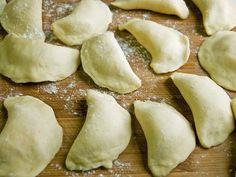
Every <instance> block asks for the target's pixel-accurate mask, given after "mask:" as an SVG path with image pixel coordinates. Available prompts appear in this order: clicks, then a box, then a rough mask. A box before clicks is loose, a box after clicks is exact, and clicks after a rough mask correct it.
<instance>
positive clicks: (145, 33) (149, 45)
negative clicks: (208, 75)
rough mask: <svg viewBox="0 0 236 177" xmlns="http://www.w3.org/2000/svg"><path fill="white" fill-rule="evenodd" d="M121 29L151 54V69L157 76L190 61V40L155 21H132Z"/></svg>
mask: <svg viewBox="0 0 236 177" xmlns="http://www.w3.org/2000/svg"><path fill="white" fill-rule="evenodd" d="M119 29H120V30H128V31H129V32H130V33H131V34H132V35H134V37H135V38H136V39H137V40H138V42H139V43H140V44H142V45H143V46H144V47H145V48H146V49H147V50H148V51H149V52H150V53H151V55H152V62H151V67H152V68H153V70H154V71H155V72H156V73H157V74H159V73H167V72H172V71H175V70H177V69H178V68H180V67H181V66H183V65H184V64H185V63H186V62H187V60H188V57H189V54H190V49H189V39H188V37H187V36H184V35H183V34H182V33H180V32H178V31H176V30H174V29H172V28H168V27H166V26H163V25H160V24H158V23H155V22H153V21H148V20H141V19H132V20H130V21H128V22H126V23H124V24H123V25H121V26H119Z"/></svg>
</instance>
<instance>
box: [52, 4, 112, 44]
mask: <svg viewBox="0 0 236 177" xmlns="http://www.w3.org/2000/svg"><path fill="white" fill-rule="evenodd" d="M88 9H89V10H88ZM111 22H112V13H111V11H110V9H109V7H108V6H107V5H106V4H105V3H103V2H102V1H100V0H81V1H80V3H79V4H78V6H77V7H76V8H75V9H74V11H73V12H72V14H70V15H69V16H67V17H65V18H62V19H60V20H57V21H55V22H54V23H53V24H52V30H53V33H54V34H55V35H56V36H57V37H58V38H59V39H60V40H61V41H62V42H64V43H65V44H67V45H78V44H82V43H83V42H84V41H86V40H88V39H89V38H91V37H94V36H97V35H99V34H102V33H104V32H105V31H106V30H107V28H108V25H109V24H110V23H111Z"/></svg>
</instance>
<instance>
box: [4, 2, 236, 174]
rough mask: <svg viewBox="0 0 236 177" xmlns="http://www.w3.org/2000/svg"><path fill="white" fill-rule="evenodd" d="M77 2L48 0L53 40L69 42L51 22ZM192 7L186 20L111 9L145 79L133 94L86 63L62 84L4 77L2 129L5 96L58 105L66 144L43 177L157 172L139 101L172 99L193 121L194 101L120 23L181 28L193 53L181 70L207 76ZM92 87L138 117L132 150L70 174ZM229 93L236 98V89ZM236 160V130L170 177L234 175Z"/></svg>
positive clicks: (47, 27) (195, 154) (46, 26)
mask: <svg viewBox="0 0 236 177" xmlns="http://www.w3.org/2000/svg"><path fill="white" fill-rule="evenodd" d="M77 2H79V0H77V1H76V0H44V5H43V10H44V11H43V25H44V30H45V33H46V34H47V41H48V42H49V43H54V44H57V45H63V44H62V43H60V42H59V41H58V40H56V39H55V38H54V37H53V35H52V33H51V31H50V25H51V23H52V22H53V21H55V20H56V19H58V18H61V17H64V16H66V15H67V14H69V13H70V12H71V10H72V9H73V7H74V5H75V4H76V3H77ZM104 2H106V3H107V4H110V2H111V0H104ZM187 5H188V7H189V9H190V16H189V18H188V19H187V20H180V19H179V18H178V17H175V16H168V15H161V14H158V13H154V12H149V11H142V10H134V11H123V10H120V9H117V8H113V7H111V10H112V12H113V23H112V24H111V25H110V28H109V30H110V31H113V32H115V34H116V38H117V40H118V41H119V43H120V45H121V47H122V49H123V50H124V52H125V54H126V56H127V59H128V61H129V63H130V65H131V67H132V68H133V70H134V71H135V73H137V75H138V76H139V77H140V78H141V79H142V87H141V88H140V89H138V90H137V91H135V92H133V93H131V94H126V95H119V94H116V93H112V92H110V91H108V90H106V89H101V88H99V87H98V86H96V85H95V84H94V82H93V81H92V80H91V79H90V78H89V77H88V75H86V74H85V73H84V72H83V69H82V68H81V67H80V68H79V69H78V71H77V72H76V73H75V74H73V75H72V76H70V77H69V78H67V79H65V80H63V81H60V82H56V83H40V84H14V83H13V82H11V81H10V80H9V79H7V78H5V77H3V76H0V103H1V109H0V130H2V128H3V127H4V125H5V122H6V120H7V119H6V117H7V112H6V110H5V109H4V107H3V105H2V103H3V100H4V99H5V98H6V97H7V96H14V95H32V96H35V97H38V98H39V99H41V100H43V101H44V102H46V103H47V104H49V105H50V106H52V108H53V109H54V111H55V114H56V116H57V119H58V121H59V123H60V124H61V126H62V127H63V129H64V140H63V145H62V147H61V149H60V151H59V153H58V154H57V155H56V157H55V158H54V159H53V161H52V162H51V163H50V164H49V165H48V167H47V168H46V169H45V170H44V171H43V172H42V173H41V174H40V175H38V177H49V176H52V177H67V176H68V177H69V176H71V177H77V176H98V177H103V176H106V177H147V176H151V174H150V171H149V170H148V167H147V150H146V140H145V137H144V134H143V132H142V130H141V127H140V125H139V123H138V122H137V120H136V119H135V117H134V116H133V106H132V103H133V101H134V100H152V101H161V102H166V103H169V104H170V105H172V106H174V107H175V108H176V109H177V110H179V111H180V112H181V113H182V114H183V115H184V116H185V117H186V118H187V119H188V120H189V121H191V122H193V118H192V114H191V111H190V109H189V107H188V105H187V104H186V102H185V101H184V99H183V97H182V96H181V94H180V93H179V91H178V89H177V88H176V87H175V85H174V84H173V82H172V81H171V80H170V78H169V76H170V74H163V75H157V74H155V73H154V72H153V71H152V70H151V68H150V67H149V63H150V55H149V53H148V52H147V51H146V50H145V49H144V48H143V47H142V46H141V45H139V44H138V43H137V41H136V40H135V39H134V38H133V37H132V36H131V35H130V34H129V33H128V32H120V31H118V30H117V26H118V25H119V24H122V23H123V22H125V21H127V20H128V19H130V18H133V17H137V18H142V19H147V20H153V21H156V22H158V23H160V24H163V25H166V26H169V27H172V28H175V29H177V30H179V31H180V32H182V33H184V34H185V35H187V36H188V37H189V38H190V41H191V56H190V58H189V60H188V63H187V64H186V65H184V66H183V67H182V68H180V69H179V70H178V71H180V72H187V73H195V74H199V75H206V73H205V72H204V71H203V70H202V68H201V67H200V65H199V63H198V59H197V51H198V48H199V45H200V44H201V42H202V41H203V40H204V38H205V37H206V34H205V32H204V29H203V25H202V16H201V13H200V12H199V10H198V9H197V8H196V6H195V5H194V4H193V3H192V2H190V1H187ZM88 10H89V9H88ZM235 31H236V30H235ZM0 34H1V37H2V38H3V37H4V36H5V35H6V32H4V30H3V29H1V31H0ZM75 48H78V49H79V48H80V46H76V47H75ZM13 52H14V51H13ZM87 89H98V90H101V91H104V92H107V93H110V94H112V95H113V96H114V97H115V98H116V99H117V101H118V102H119V103H120V104H121V105H122V106H123V107H125V108H127V109H128V110H129V111H130V113H131V114H132V117H133V121H132V127H133V136H132V139H131V141H130V144H129V146H128V147H127V149H126V150H125V151H124V152H123V153H122V154H121V155H120V157H119V159H118V160H117V161H115V162H114V167H113V168H112V169H110V170H106V169H101V168H100V169H98V170H93V171H90V172H84V173H79V172H78V173H76V172H69V171H67V170H66V168H65V165H64V161H65V158H66V155H67V153H68V151H69V149H70V147H71V145H72V143H73V141H74V139H75V138H76V136H77V134H78V133H79V131H80V129H81V127H82V125H83V123H84V120H85V117H86V110H87V107H86V101H85V93H86V90H87ZM228 93H229V95H230V96H231V97H232V98H233V97H236V94H235V93H233V92H228ZM235 163H236V134H235V133H233V134H232V135H231V136H230V137H229V138H228V139H227V141H226V142H225V143H224V144H222V145H220V146H217V147H214V148H211V149H208V150H207V149H203V148H202V147H201V146H200V145H199V142H198V143H197V147H196V149H195V150H194V151H193V153H192V154H191V155H190V156H189V158H188V159H187V160H186V161H185V162H184V163H182V164H180V165H179V166H178V167H177V168H176V169H174V170H173V171H172V173H171V174H170V175H169V177H202V176H204V177H205V176H207V177H208V176H209V177H229V176H234V171H235V167H236V164H235Z"/></svg>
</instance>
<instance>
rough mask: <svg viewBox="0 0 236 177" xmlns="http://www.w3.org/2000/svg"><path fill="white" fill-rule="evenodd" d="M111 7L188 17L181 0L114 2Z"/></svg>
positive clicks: (125, 0) (126, 0)
mask: <svg viewBox="0 0 236 177" xmlns="http://www.w3.org/2000/svg"><path fill="white" fill-rule="evenodd" d="M111 4H112V5H113V6H116V7H119V8H122V9H126V10H130V9H146V10H151V11H154V12H159V13H163V14H169V15H177V16H179V17H180V18H182V19H186V18H187V17H188V15H189V10H188V7H187V6H186V4H185V2H184V1H183V0H164V1H163V0H115V1H114V2H112V3H111Z"/></svg>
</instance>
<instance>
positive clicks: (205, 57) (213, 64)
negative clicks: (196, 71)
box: [198, 9, 236, 91]
mask: <svg viewBox="0 0 236 177" xmlns="http://www.w3.org/2000/svg"><path fill="white" fill-rule="evenodd" d="M235 10H236V9H235ZM235 44H236V33H235V32H232V31H221V32H218V33H215V34H214V35H213V36H211V37H209V38H208V39H206V40H205V41H204V42H203V44H202V45H201V47H200V50H199V53H198V58H199V61H200V64H201V66H202V67H203V68H204V69H205V70H206V71H207V72H208V73H209V74H210V76H211V77H212V79H213V80H214V81H215V82H216V83H217V84H219V85H221V86H222V87H224V88H226V89H229V90H234V91H236V45H235Z"/></svg>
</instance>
